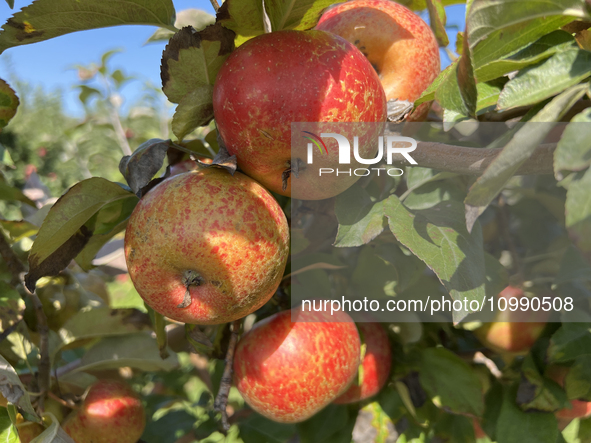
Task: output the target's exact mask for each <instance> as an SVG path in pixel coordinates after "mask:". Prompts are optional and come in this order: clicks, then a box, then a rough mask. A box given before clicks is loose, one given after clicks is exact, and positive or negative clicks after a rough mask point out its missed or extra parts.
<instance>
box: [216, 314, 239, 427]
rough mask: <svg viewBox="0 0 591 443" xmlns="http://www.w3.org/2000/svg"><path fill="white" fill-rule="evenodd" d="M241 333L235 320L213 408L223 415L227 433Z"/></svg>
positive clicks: (237, 321) (223, 423)
mask: <svg viewBox="0 0 591 443" xmlns="http://www.w3.org/2000/svg"><path fill="white" fill-rule="evenodd" d="M239 332H240V320H235V321H234V322H233V323H232V335H231V336H230V343H228V351H227V352H226V359H225V364H226V366H225V368H224V373H223V374H222V379H221V381H220V390H219V391H218V395H217V396H216V397H215V401H214V403H213V408H214V409H215V410H216V411H219V412H220V413H221V414H222V428H223V429H224V431H225V432H228V431H229V430H230V423H228V412H227V410H226V408H227V406H228V395H229V394H230V388H231V387H232V370H233V362H234V351H235V350H236V344H237V343H238V334H239Z"/></svg>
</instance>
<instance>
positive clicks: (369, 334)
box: [334, 323, 392, 404]
mask: <svg viewBox="0 0 591 443" xmlns="http://www.w3.org/2000/svg"><path fill="white" fill-rule="evenodd" d="M357 327H358V328H359V330H360V331H361V335H362V337H363V342H364V344H365V345H366V348H365V355H364V357H363V361H362V362H361V368H362V369H361V371H360V376H361V380H360V381H359V383H355V382H353V384H352V385H351V386H350V387H349V389H347V390H346V391H345V393H344V394H342V395H341V396H340V397H338V398H337V399H336V400H335V401H334V403H336V404H346V403H354V402H357V401H361V400H365V399H366V398H369V397H372V396H373V395H375V394H377V393H378V392H379V391H380V390H381V389H382V388H383V387H384V385H385V384H386V381H387V380H388V375H389V374H390V365H391V363H392V351H391V350H390V342H389V341H388V334H386V331H385V330H384V328H382V326H380V324H379V323H358V324H357Z"/></svg>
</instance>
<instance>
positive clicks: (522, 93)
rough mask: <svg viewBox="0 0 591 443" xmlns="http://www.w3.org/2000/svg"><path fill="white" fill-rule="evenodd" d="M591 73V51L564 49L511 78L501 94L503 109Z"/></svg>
mask: <svg viewBox="0 0 591 443" xmlns="http://www.w3.org/2000/svg"><path fill="white" fill-rule="evenodd" d="M589 75H591V52H588V51H582V50H580V49H578V48H573V49H568V50H565V51H560V52H558V53H556V54H554V55H553V56H552V57H550V58H549V59H547V60H546V61H544V62H541V63H538V64H536V65H534V66H531V67H529V68H526V69H524V70H523V71H521V72H520V73H519V74H518V75H517V76H516V77H515V78H514V79H512V80H510V81H509V82H508V83H507V84H506V85H505V87H504V88H503V91H502V92H501V95H500V97H499V102H498V105H497V106H498V108H499V109H501V110H504V109H509V108H514V107H517V106H527V105H533V104H535V103H538V102H541V101H542V100H545V99H547V98H549V97H552V96H554V95H556V94H558V93H560V92H562V91H563V90H564V89H566V88H569V87H571V86H573V85H576V84H577V83H579V82H580V81H581V80H584V79H585V78H587V77H589Z"/></svg>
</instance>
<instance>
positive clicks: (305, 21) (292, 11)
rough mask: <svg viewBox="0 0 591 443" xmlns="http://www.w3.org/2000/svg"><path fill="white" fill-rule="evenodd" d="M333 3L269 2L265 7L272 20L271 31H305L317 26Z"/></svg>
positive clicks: (327, 0) (305, 0) (309, 0)
mask: <svg viewBox="0 0 591 443" xmlns="http://www.w3.org/2000/svg"><path fill="white" fill-rule="evenodd" d="M333 3H334V1H333V0H298V1H294V0H267V1H265V7H266V9H267V14H269V20H271V30H273V31H281V30H282V29H298V30H300V31H303V30H306V29H312V28H313V27H314V26H316V23H318V20H320V16H321V15H322V12H323V11H324V9H325V8H327V7H329V6H330V5H332V4H333Z"/></svg>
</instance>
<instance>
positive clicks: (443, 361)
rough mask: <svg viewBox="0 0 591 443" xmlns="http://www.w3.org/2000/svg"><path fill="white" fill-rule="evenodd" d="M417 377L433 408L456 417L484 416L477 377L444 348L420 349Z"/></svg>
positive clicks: (467, 366) (461, 361) (482, 400)
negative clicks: (459, 415)
mask: <svg viewBox="0 0 591 443" xmlns="http://www.w3.org/2000/svg"><path fill="white" fill-rule="evenodd" d="M419 377H420V382H421V386H423V389H425V391H426V392H427V394H429V396H430V397H431V400H433V402H434V403H435V404H436V405H437V406H439V407H441V408H444V409H446V410H449V411H451V412H454V413H456V414H469V415H475V416H477V417H480V416H482V414H483V413H484V398H483V396H482V386H481V385H480V380H479V378H478V376H477V375H476V373H475V372H474V371H473V370H472V368H470V366H469V365H468V364H467V363H466V362H465V361H463V360H462V359H461V358H460V357H458V356H457V355H455V354H454V353H453V352H451V351H448V350H447V349H445V348H427V349H424V350H423V352H422V353H421V361H420V369H419Z"/></svg>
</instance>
